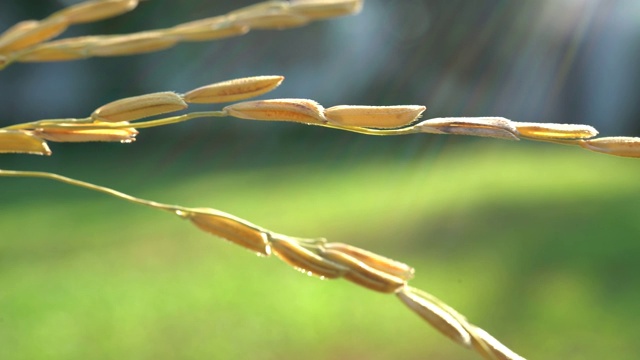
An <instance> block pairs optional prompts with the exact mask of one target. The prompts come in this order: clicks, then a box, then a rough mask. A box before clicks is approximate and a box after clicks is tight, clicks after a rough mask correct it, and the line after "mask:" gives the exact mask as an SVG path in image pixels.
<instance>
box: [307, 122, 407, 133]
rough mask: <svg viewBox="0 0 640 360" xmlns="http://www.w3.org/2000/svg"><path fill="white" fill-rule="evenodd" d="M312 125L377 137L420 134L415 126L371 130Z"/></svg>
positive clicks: (342, 126) (356, 127) (332, 125)
mask: <svg viewBox="0 0 640 360" xmlns="http://www.w3.org/2000/svg"><path fill="white" fill-rule="evenodd" d="M310 125H317V126H322V127H327V128H331V129H337V130H344V131H351V132H355V133H358V134H365V135H377V136H385V135H408V134H413V133H417V132H419V131H417V130H416V129H415V128H414V127H413V126H409V127H403V128H399V129H371V128H364V127H358V126H344V125H334V124H329V123H325V124H310Z"/></svg>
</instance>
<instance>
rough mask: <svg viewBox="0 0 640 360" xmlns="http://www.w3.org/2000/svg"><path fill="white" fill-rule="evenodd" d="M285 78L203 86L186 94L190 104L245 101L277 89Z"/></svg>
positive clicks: (278, 77)
mask: <svg viewBox="0 0 640 360" xmlns="http://www.w3.org/2000/svg"><path fill="white" fill-rule="evenodd" d="M283 79H284V77H283V76H253V77H246V78H241V79H234V80H229V81H223V82H219V83H215V84H211V85H207V86H202V87H199V88H197V89H194V90H191V91H189V92H188V93H186V94H184V96H183V99H184V101H186V102H188V103H199V104H214V103H224V102H232V101H238V100H244V99H248V98H252V97H256V96H258V95H262V94H265V93H267V92H269V91H271V90H273V89H275V88H277V87H278V86H279V85H280V83H282V80H283Z"/></svg>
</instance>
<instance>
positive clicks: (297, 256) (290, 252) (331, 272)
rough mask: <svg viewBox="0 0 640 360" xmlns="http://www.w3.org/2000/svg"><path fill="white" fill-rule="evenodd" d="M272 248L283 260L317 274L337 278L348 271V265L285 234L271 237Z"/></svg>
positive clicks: (297, 267)
mask: <svg viewBox="0 0 640 360" xmlns="http://www.w3.org/2000/svg"><path fill="white" fill-rule="evenodd" d="M271 248H272V249H273V252H274V253H275V254H276V256H278V257H279V258H280V259H281V260H282V261H284V262H286V263H287V264H289V265H291V266H293V267H294V268H296V269H299V270H302V271H305V272H309V273H311V274H313V275H316V276H320V277H325V278H328V279H335V278H339V277H341V276H342V275H344V274H345V273H346V272H347V268H346V267H344V266H342V265H339V264H336V263H335V262H333V261H329V260H327V259H324V258H322V257H320V256H318V254H316V253H314V252H312V251H311V250H309V249H307V248H305V247H303V246H301V245H299V244H298V243H296V242H295V241H294V240H291V239H290V238H288V237H286V236H283V235H278V234H276V235H274V236H272V237H271Z"/></svg>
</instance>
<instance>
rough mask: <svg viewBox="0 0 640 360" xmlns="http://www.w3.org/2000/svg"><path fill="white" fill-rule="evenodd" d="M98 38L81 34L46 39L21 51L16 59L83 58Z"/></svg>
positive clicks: (30, 60)
mask: <svg viewBox="0 0 640 360" xmlns="http://www.w3.org/2000/svg"><path fill="white" fill-rule="evenodd" d="M100 39H101V37H100V36H82V37H76V38H69V39H62V40H54V41H48V42H46V43H44V44H39V45H36V46H34V47H32V48H30V49H29V50H27V51H26V52H24V53H21V54H20V57H19V58H18V59H17V60H18V61H21V62H33V61H67V60H77V59H84V58H86V57H87V56H88V51H87V49H88V48H89V47H91V46H92V45H93V44H95V43H96V42H97V41H99V40H100Z"/></svg>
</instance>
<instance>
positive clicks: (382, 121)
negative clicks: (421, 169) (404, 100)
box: [324, 105, 426, 128]
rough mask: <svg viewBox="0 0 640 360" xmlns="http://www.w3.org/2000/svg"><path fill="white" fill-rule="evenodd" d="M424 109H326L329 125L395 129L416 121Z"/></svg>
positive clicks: (412, 107) (415, 106)
mask: <svg viewBox="0 0 640 360" xmlns="http://www.w3.org/2000/svg"><path fill="white" fill-rule="evenodd" d="M425 109H426V107H424V106H419V105H399V106H354V105H340V106H334V107H330V108H328V109H326V110H325V111H324V115H325V116H326V118H327V120H328V121H329V122H330V123H333V124H337V125H344V126H358V127H372V128H396V127H400V126H404V125H407V124H410V123H411V122H413V121H415V120H417V119H418V118H419V117H420V114H422V112H423V111H425Z"/></svg>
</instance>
